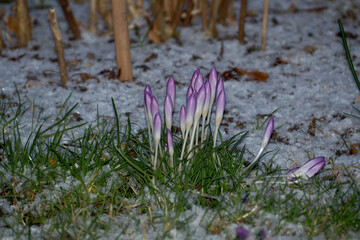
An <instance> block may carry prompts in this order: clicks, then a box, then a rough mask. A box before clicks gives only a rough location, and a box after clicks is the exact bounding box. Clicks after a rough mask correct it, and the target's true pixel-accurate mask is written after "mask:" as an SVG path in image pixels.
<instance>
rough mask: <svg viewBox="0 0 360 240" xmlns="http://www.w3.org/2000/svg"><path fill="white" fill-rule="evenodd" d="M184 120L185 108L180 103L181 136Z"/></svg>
mask: <svg viewBox="0 0 360 240" xmlns="http://www.w3.org/2000/svg"><path fill="white" fill-rule="evenodd" d="M185 122H186V110H185V106H184V105H182V106H181V108H180V129H181V133H182V135H183V136H184V134H185Z"/></svg>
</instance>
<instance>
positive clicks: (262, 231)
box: [260, 229, 266, 240]
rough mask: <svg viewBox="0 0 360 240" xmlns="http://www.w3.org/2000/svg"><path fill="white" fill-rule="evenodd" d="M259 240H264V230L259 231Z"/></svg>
mask: <svg viewBox="0 0 360 240" xmlns="http://www.w3.org/2000/svg"><path fill="white" fill-rule="evenodd" d="M260 239H261V240H266V230H265V229H261V231H260Z"/></svg>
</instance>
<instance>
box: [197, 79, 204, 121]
mask: <svg viewBox="0 0 360 240" xmlns="http://www.w3.org/2000/svg"><path fill="white" fill-rule="evenodd" d="M196 95H197V96H196V110H195V115H194V118H195V122H197V121H199V119H200V117H201V113H202V110H203V107H204V103H205V97H206V95H205V85H203V86H202V87H201V88H200V89H199V92H198V93H197V94H196Z"/></svg>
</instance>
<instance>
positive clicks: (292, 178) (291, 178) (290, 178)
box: [286, 167, 300, 181]
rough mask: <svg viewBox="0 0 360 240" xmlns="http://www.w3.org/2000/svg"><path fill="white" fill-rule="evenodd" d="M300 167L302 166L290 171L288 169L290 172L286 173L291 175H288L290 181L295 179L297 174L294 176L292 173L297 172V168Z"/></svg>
mask: <svg viewBox="0 0 360 240" xmlns="http://www.w3.org/2000/svg"><path fill="white" fill-rule="evenodd" d="M299 168H300V167H296V168H293V169H291V170H290V171H288V172H287V173H286V175H289V176H288V180H290V181H293V180H295V176H294V174H292V173H293V172H295V171H296V170H298V169H299ZM291 176H294V177H291Z"/></svg>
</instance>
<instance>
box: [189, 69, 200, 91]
mask: <svg viewBox="0 0 360 240" xmlns="http://www.w3.org/2000/svg"><path fill="white" fill-rule="evenodd" d="M199 74H200V68H198V69H196V70H195V72H194V73H193V75H192V77H191V83H190V86H191V87H192V88H195V80H196V78H197V77H198V75H199Z"/></svg>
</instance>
